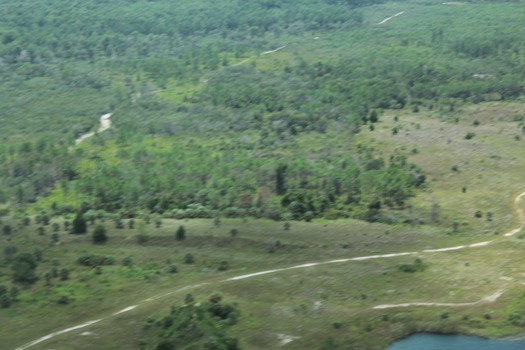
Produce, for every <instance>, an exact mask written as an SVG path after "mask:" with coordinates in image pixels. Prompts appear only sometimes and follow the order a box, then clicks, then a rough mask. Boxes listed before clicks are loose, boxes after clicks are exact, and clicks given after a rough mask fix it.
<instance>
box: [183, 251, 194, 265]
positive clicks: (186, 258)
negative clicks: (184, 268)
mask: <svg viewBox="0 0 525 350" xmlns="http://www.w3.org/2000/svg"><path fill="white" fill-rule="evenodd" d="M194 262H195V259H194V258H193V254H191V253H188V254H186V255H185V256H184V263H185V264H193V263H194Z"/></svg>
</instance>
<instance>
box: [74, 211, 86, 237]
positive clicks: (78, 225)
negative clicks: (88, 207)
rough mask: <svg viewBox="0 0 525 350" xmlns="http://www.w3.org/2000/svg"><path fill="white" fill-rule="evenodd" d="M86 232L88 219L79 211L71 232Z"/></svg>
mask: <svg viewBox="0 0 525 350" xmlns="http://www.w3.org/2000/svg"><path fill="white" fill-rule="evenodd" d="M86 232H87V224H86V220H85V219H84V216H83V215H82V212H78V213H77V216H75V219H74V220H73V227H72V230H71V233H74V234H82V233H86Z"/></svg>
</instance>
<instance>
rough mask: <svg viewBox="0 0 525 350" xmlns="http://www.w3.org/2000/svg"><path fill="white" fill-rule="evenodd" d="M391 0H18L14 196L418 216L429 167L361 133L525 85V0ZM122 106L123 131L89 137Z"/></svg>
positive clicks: (12, 49)
mask: <svg viewBox="0 0 525 350" xmlns="http://www.w3.org/2000/svg"><path fill="white" fill-rule="evenodd" d="M379 2H382V1H374V0H368V1H366V0H359V1H357V0H356V1H350V0H347V1H339V0H325V1H313V0H301V1H272V0H258V1H250V2H241V1H236V0H225V1H193V2H184V1H182V2H177V3H173V2H170V1H164V0H158V1H138V0H127V1H124V0H120V1H111V2H110V1H102V0H89V1H74V2H67V3H64V2H60V1H50V0H45V1H44V0H41V1H18V2H14V3H13V2H2V3H0V9H1V12H2V14H3V15H2V18H1V19H0V39H1V40H0V41H1V42H0V72H1V74H0V79H1V84H0V91H1V92H0V93H1V94H2V98H1V100H0V120H1V122H2V131H3V132H2V144H1V145H0V202H2V203H6V204H10V205H12V207H13V208H15V209H20V210H24V209H25V208H27V207H28V205H30V206H33V207H35V203H36V208H38V210H45V211H48V210H52V211H53V212H55V213H65V212H75V211H77V210H79V209H80V208H83V209H84V210H85V209H88V208H89V209H93V210H101V211H108V212H116V213H120V214H122V215H124V216H127V217H129V216H135V215H139V213H144V212H150V213H151V212H153V213H160V214H163V215H165V216H168V217H214V216H217V215H224V216H231V217H242V216H245V215H251V216H255V217H262V216H264V217H269V218H273V219H276V220H279V219H297V220H300V219H306V220H311V219H312V218H314V217H318V216H325V217H327V218H337V217H355V218H362V219H366V220H372V221H373V220H381V221H387V222H391V221H393V222H395V221H397V220H404V219H403V214H402V213H401V212H400V211H399V210H401V209H403V208H404V207H405V203H406V200H407V199H408V198H409V197H410V196H412V195H413V194H414V193H415V191H417V190H418V189H419V188H422V187H424V186H425V175H424V170H422V169H419V168H418V167H416V166H415V165H413V164H410V163H409V162H408V161H407V157H408V155H409V151H408V150H392V152H391V154H378V153H377V152H376V151H375V150H374V149H373V148H372V147H368V146H366V145H360V144H356V143H355V142H354V141H353V140H354V135H355V134H357V133H359V132H360V130H362V128H369V129H370V130H374V128H375V127H376V126H377V125H378V124H380V123H381V118H382V112H383V111H384V110H386V109H394V110H396V109H398V110H402V109H406V110H410V111H412V112H413V113H417V112H418V111H419V110H420V109H438V110H442V111H443V113H453V112H454V108H455V107H456V106H458V105H461V104H462V103H466V102H469V103H471V102H473V103H479V102H482V101H494V100H498V101H499V100H508V99H516V98H519V97H520V96H522V95H523V93H524V89H525V87H524V83H523V82H524V81H525V76H524V74H525V73H524V72H525V56H524V54H525V51H524V50H525V49H524V46H523V40H521V38H522V37H523V35H524V32H523V26H522V25H521V24H522V23H523V22H522V20H523V16H522V15H521V14H520V13H519V11H514V12H512V14H511V15H510V16H509V11H508V9H509V8H510V7H513V6H514V7H516V6H520V5H522V4H523V2H522V1H509V2H500V3H498V4H497V5H492V4H490V3H486V2H476V1H471V2H469V4H473V5H480V4H481V5H482V6H483V7H482V10H478V8H474V9H473V10H470V9H469V7H468V6H463V7H461V10H462V11H465V17H459V18H456V17H451V16H449V13H447V11H450V13H452V12H453V11H455V12H457V11H458V7H454V6H450V7H448V8H446V9H442V10H441V11H440V12H439V13H438V14H436V16H435V17H432V18H431V17H425V18H427V19H430V20H432V22H431V23H426V22H422V21H418V19H417V17H418V15H419V14H418V13H412V14H406V15H404V16H406V17H405V19H406V20H405V21H403V22H402V23H396V22H392V25H391V26H390V25H386V24H378V23H379V21H376V20H375V18H378V17H377V16H376V17H374V9H375V7H374V4H376V3H379ZM412 2H414V1H412ZM415 2H417V3H419V2H418V1H415ZM403 3H404V2H398V3H396V6H397V7H400V6H401V7H402V5H403ZM410 3H411V2H409V1H407V2H406V4H410ZM425 5H426V6H427V7H428V9H429V11H430V10H433V9H435V6H441V8H443V6H442V5H441V3H439V2H432V1H427V3H425ZM481 5H480V6H481ZM422 8H423V9H424V8H425V6H423V7H422ZM418 11H423V10H421V9H419V10H418ZM469 11H470V12H469ZM392 14H394V13H392ZM494 18H496V19H497V18H500V19H503V18H504V20H501V21H492V19H494ZM389 23H390V22H389ZM483 23H490V25H491V26H490V27H487V30H484V31H480V30H478V29H477V28H479V26H480V25H482V24H483ZM324 37H329V38H330V43H331V44H330V45H326V44H323V45H324V46H322V47H321V48H319V47H318V45H319V44H320V43H322V41H323V38H324ZM365 43H366V45H365ZM108 112H113V115H112V121H113V124H112V128H111V129H110V130H108V131H107V132H104V133H101V134H97V135H95V136H94V137H93V138H91V139H90V140H88V141H85V142H84V143H82V144H80V145H78V146H76V147H75V146H74V145H75V139H76V138H78V137H79V136H80V135H82V134H83V133H86V132H88V131H90V130H91V131H95V130H97V128H98V120H99V117H100V115H101V114H103V113H108ZM392 132H393V133H395V132H397V130H392ZM413 151H414V150H413ZM391 209H392V210H394V211H392V210H391ZM393 212H397V213H398V214H395V215H393V214H392V213H393Z"/></svg>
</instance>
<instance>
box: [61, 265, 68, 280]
mask: <svg viewBox="0 0 525 350" xmlns="http://www.w3.org/2000/svg"><path fill="white" fill-rule="evenodd" d="M68 279H69V270H68V269H67V268H65V267H64V268H63V269H62V270H60V280H61V281H67V280H68Z"/></svg>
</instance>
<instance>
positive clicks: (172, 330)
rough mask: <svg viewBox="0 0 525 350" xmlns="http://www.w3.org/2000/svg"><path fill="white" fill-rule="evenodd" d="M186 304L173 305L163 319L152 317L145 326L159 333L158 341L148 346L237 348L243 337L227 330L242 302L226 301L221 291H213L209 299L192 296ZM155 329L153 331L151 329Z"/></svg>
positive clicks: (171, 349)
mask: <svg viewBox="0 0 525 350" xmlns="http://www.w3.org/2000/svg"><path fill="white" fill-rule="evenodd" d="M188 301H189V302H188V303H186V305H184V306H173V307H172V308H171V313H170V314H169V315H167V316H164V317H162V318H161V319H159V320H155V319H153V318H148V320H147V322H146V325H145V328H146V329H150V328H152V327H155V328H157V329H160V331H159V330H156V329H155V328H153V329H152V330H153V332H155V333H158V336H157V339H158V340H157V341H156V345H154V344H152V345H154V346H150V347H148V348H151V349H157V350H174V349H184V348H187V347H190V346H191V347H197V348H199V349H217V350H237V349H240V347H239V341H238V339H236V338H235V337H233V336H231V335H229V334H228V332H227V328H228V326H231V325H234V324H235V323H236V322H237V318H238V317H239V314H240V312H239V309H238V306H237V305H236V304H235V303H233V302H228V303H226V302H224V301H222V296H221V295H220V294H217V293H215V294H213V295H211V296H210V297H209V299H208V301H206V302H203V303H195V302H194V301H193V299H192V298H190V299H188ZM150 333H151V331H150Z"/></svg>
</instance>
